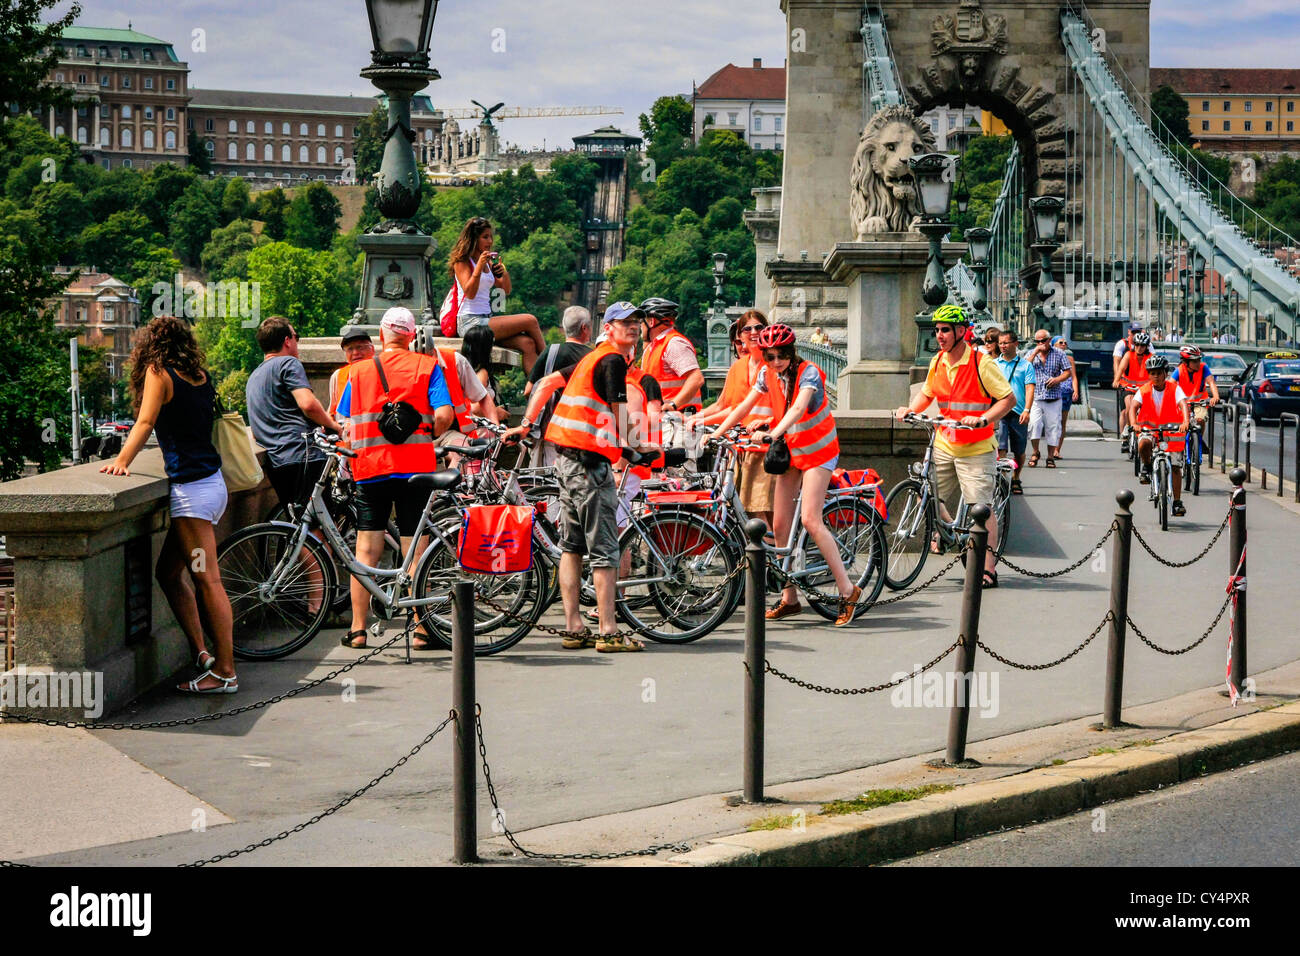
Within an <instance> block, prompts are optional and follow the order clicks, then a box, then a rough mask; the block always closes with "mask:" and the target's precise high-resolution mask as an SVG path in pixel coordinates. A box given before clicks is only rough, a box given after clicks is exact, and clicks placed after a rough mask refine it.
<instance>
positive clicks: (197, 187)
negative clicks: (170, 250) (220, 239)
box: [167, 182, 220, 265]
mask: <svg viewBox="0 0 1300 956" xmlns="http://www.w3.org/2000/svg"><path fill="white" fill-rule="evenodd" d="M219 215H220V211H219V210H218V209H217V206H216V203H214V202H213V201H212V199H211V198H210V197H209V196H208V191H207V190H206V189H204V188H203V185H202V184H201V183H198V182H193V183H191V184H190V185H189V186H187V187H186V189H185V192H184V193H182V194H181V197H180V198H179V199H177V200H176V202H175V203H173V204H172V206H171V208H170V211H169V213H168V217H167V218H168V220H169V221H170V223H171V238H172V244H173V247H174V248H175V250H176V252H177V253H178V254H179V255H180V257H181V258H182V259H184V260H185V261H186V262H188V263H190V264H191V265H197V264H198V262H199V257H200V256H201V255H202V253H203V247H204V246H205V245H207V242H208V237H209V236H211V235H212V230H213V229H215V228H216V227H217V225H218V217H219Z"/></svg>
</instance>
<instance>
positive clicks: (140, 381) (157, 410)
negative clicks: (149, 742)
mask: <svg viewBox="0 0 1300 956" xmlns="http://www.w3.org/2000/svg"><path fill="white" fill-rule="evenodd" d="M131 393H132V395H133V396H134V397H135V406H136V418H135V427H134V428H132V429H131V434H130V435H128V436H127V439H126V443H125V444H124V445H123V446H122V452H121V454H119V455H118V456H117V458H116V459H115V460H114V461H113V462H112V463H111V464H108V465H105V466H104V467H103V468H101V469H100V471H103V472H107V473H108V474H110V475H129V474H130V473H131V472H130V471H129V470H128V469H129V468H130V465H131V462H132V461H134V460H135V456H136V455H137V454H139V452H140V449H141V448H143V447H144V444H145V442H146V441H148V439H149V434H150V432H152V431H153V430H154V429H155V428H156V429H157V430H158V445H159V447H160V448H161V449H162V453H163V466H164V469H165V470H166V472H167V477H168V478H170V479H171V492H170V498H171V524H170V526H169V527H168V529H167V536H166V538H165V539H164V540H163V546H162V552H161V553H160V554H159V556H158V569H157V576H158V584H159V586H160V587H161V588H162V591H163V593H164V594H165V595H166V596H167V602H168V603H169V604H170V605H171V608H172V612H173V613H174V614H175V615H176V620H177V622H178V623H179V624H180V626H181V629H182V630H183V631H184V632H185V636H186V637H187V638H189V641H190V644H191V645H192V647H193V649H194V653H195V665H196V666H197V667H198V669H199V670H200V671H201V672H202V673H200V674H199V676H198V677H196V678H195V679H194V680H191V681H187V682H185V683H184V684H181V685H179V686H178V687H177V690H180V691H184V692H186V693H191V694H233V693H235V692H236V691H238V690H239V680H238V678H237V677H236V676H235V655H234V642H233V639H232V638H233V635H232V630H231V613H230V599H229V598H228V597H227V596H226V589H225V587H224V586H223V585H222V583H221V572H220V569H219V568H218V567H217V541H216V535H215V532H214V530H213V529H214V526H215V525H216V523H217V522H218V521H220V520H221V516H222V515H223V514H224V513H225V511H226V482H225V479H224V478H223V477H222V476H221V456H220V455H219V454H218V453H217V450H216V448H215V447H214V446H213V444H212V421H213V418H214V415H215V410H214V409H215V404H216V391H215V390H214V389H213V387H212V377H211V376H210V375H209V374H208V373H207V372H206V371H205V370H204V368H203V352H202V351H201V350H200V349H199V346H198V343H197V342H196V341H195V340H194V335H193V333H192V332H191V331H190V328H189V325H188V324H187V323H185V322H184V321H182V320H180V319H177V318H175V317H173V316H169V315H166V316H161V317H160V318H157V319H154V320H153V321H152V322H150V323H149V324H148V325H147V326H146V327H145V328H144V329H142V330H141V331H140V335H139V338H138V339H137V340H136V345H135V350H134V352H133V353H132V355H131ZM200 602H202V604H203V611H204V615H205V616H206V617H207V620H208V624H209V627H210V628H211V632H212V636H213V639H214V641H215V643H216V654H215V655H214V654H212V653H210V652H209V651H208V649H207V646H206V645H205V644H204V640H203V622H202V618H200V616H199V603H200Z"/></svg>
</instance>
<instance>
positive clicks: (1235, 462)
mask: <svg viewBox="0 0 1300 956" xmlns="http://www.w3.org/2000/svg"><path fill="white" fill-rule="evenodd" d="M1240 465H1241V405H1240V404H1239V403H1234V404H1233V406H1232V467H1233V468H1238V467H1240Z"/></svg>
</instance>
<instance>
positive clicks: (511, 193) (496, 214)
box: [447, 166, 582, 251]
mask: <svg viewBox="0 0 1300 956" xmlns="http://www.w3.org/2000/svg"><path fill="white" fill-rule="evenodd" d="M476 192H477V193H478V194H479V198H480V201H481V203H482V211H481V212H480V213H479V215H482V216H486V217H487V218H488V219H490V220H491V221H492V224H493V225H494V226H495V227H496V230H497V240H498V243H499V244H500V245H501V246H502V247H503V248H512V247H514V246H517V245H519V244H520V243H522V242H523V241H524V240H525V239H526V238H528V236H530V235H532V234H533V233H534V232H537V231H538V230H542V229H546V228H548V227H549V226H551V225H552V224H553V223H564V224H567V225H570V226H573V227H574V228H575V229H580V228H582V210H581V209H580V208H579V207H578V204H577V203H576V202H574V201H573V199H571V198H570V197H569V195H568V192H567V185H566V182H565V181H564V180H561V179H559V178H557V177H552V176H538V175H537V171H536V170H535V169H533V167H532V166H521V167H520V168H519V169H518V170H514V171H511V170H506V171H505V172H504V173H502V174H501V175H500V176H497V177H496V178H495V179H494V180H493V181H492V183H491V184H490V185H488V186H485V187H480V188H479V189H477V190H476ZM467 218H468V217H467ZM460 225H461V226H462V227H463V226H464V225H465V222H464V220H462V221H461V223H460ZM447 248H448V251H450V247H447Z"/></svg>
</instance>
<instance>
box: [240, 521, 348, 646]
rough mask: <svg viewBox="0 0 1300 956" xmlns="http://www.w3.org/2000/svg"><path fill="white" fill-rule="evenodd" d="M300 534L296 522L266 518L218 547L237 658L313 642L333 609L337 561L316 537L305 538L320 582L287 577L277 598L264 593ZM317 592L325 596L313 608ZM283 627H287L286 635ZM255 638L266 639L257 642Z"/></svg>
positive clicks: (308, 578)
mask: <svg viewBox="0 0 1300 956" xmlns="http://www.w3.org/2000/svg"><path fill="white" fill-rule="evenodd" d="M297 536H298V529H297V528H296V527H294V526H293V525H290V524H278V523H277V524H272V523H270V522H265V523H263V524H255V525H250V526H249V527H247V528H241V529H240V530H239V531H236V532H235V533H234V534H232V535H231V536H230V537H229V538H227V539H226V540H225V541H223V542H222V543H221V546H220V547H218V548H217V567H218V569H219V570H220V572H221V581H222V584H223V586H224V587H225V589H226V595H227V597H228V598H229V599H230V610H231V623H232V630H233V634H234V647H235V657H237V658H239V659H240V660H244V661H274V660H279V659H280V658H282V657H287V656H288V655H290V654H292V653H293V652H294V651H296V650H298V649H299V648H302V647H305V646H306V645H307V644H309V643H311V640H312V638H314V637H315V636H316V634H317V633H318V632H319V631H320V629H321V627H322V625H324V623H325V618H326V617H327V616H328V615H329V613H330V602H329V601H328V600H327V599H326V597H327V596H328V595H330V594H332V593H333V591H334V587H335V580H334V562H333V560H332V559H331V557H330V555H329V553H328V552H327V551H326V550H325V546H324V545H322V544H321V543H320V542H319V541H317V540H316V539H315V538H314V537H312V536H311V535H308V536H307V537H306V540H305V541H304V543H303V549H304V550H306V551H307V552H309V553H310V561H311V564H310V565H307V566H308V567H311V566H315V567H318V568H319V569H320V575H321V577H320V581H319V582H314V581H312V579H311V577H310V576H308V577H307V578H306V580H305V582H304V583H303V585H302V586H298V585H297V582H298V580H299V578H298V577H294V578H286V582H285V584H284V585H283V586H282V587H281V588H280V590H279V591H278V592H277V593H276V595H275V597H274V598H273V599H272V600H266V599H264V598H263V597H262V596H261V595H260V594H259V591H260V590H261V587H262V586H263V585H264V584H265V583H266V582H267V581H268V580H269V579H270V578H271V576H272V574H273V573H274V571H275V569H276V567H277V566H278V564H279V562H280V559H281V558H282V557H283V555H284V554H285V552H286V551H287V550H288V549H289V548H290V547H292V546H293V542H294V540H295V539H296V538H297ZM308 574H309V572H308ZM317 593H319V595H320V600H319V602H318V603H317V609H316V611H314V612H313V611H311V610H310V608H311V605H312V604H313V603H315V601H314V599H315V597H316V594H317ZM278 627H283V628H284V633H283V634H280V633H279V632H278V631H277V628H278ZM268 635H270V636H268ZM254 636H256V637H258V638H262V639H263V641H262V642H257V641H255V640H253V638H254Z"/></svg>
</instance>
